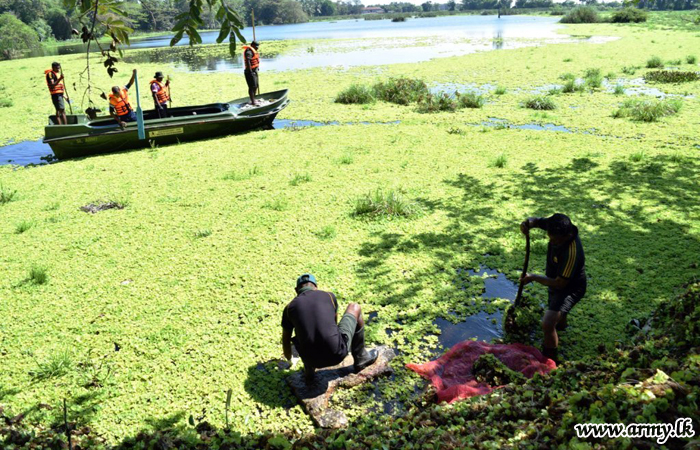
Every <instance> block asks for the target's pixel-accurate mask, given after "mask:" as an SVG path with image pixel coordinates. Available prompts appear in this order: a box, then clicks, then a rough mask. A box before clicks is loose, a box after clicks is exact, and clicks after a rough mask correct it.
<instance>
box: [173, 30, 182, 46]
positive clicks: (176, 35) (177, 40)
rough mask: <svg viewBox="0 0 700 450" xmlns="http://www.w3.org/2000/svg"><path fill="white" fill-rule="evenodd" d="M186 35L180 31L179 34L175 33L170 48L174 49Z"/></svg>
mask: <svg viewBox="0 0 700 450" xmlns="http://www.w3.org/2000/svg"><path fill="white" fill-rule="evenodd" d="M183 33H184V30H180V31H178V32H177V33H175V36H173V38H172V39H171V40H170V46H171V47H173V46H174V45H175V44H177V43H178V42H180V39H182V34H183Z"/></svg>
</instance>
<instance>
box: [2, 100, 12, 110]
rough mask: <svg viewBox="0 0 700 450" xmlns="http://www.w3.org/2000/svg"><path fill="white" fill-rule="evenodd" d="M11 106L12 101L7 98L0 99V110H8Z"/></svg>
mask: <svg viewBox="0 0 700 450" xmlns="http://www.w3.org/2000/svg"><path fill="white" fill-rule="evenodd" d="M11 106H12V100H10V99H9V98H0V108H9V107H11Z"/></svg>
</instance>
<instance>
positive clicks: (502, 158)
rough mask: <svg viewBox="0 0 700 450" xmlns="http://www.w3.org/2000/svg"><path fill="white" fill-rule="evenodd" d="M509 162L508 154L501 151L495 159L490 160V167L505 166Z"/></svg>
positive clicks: (500, 167)
mask: <svg viewBox="0 0 700 450" xmlns="http://www.w3.org/2000/svg"><path fill="white" fill-rule="evenodd" d="M507 164H508V156H506V154H505V153H501V154H500V155H498V156H496V157H495V158H494V159H492V160H491V161H489V167H496V168H498V169H502V168H504V167H505V166H506V165H507Z"/></svg>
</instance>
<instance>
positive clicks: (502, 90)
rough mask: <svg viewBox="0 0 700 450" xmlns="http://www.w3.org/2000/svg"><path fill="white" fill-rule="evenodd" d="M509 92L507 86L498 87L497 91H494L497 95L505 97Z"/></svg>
mask: <svg viewBox="0 0 700 450" xmlns="http://www.w3.org/2000/svg"><path fill="white" fill-rule="evenodd" d="M507 91H508V89H507V88H506V87H505V86H498V87H496V90H495V91H493V93H494V94H495V95H505V93H506V92H507Z"/></svg>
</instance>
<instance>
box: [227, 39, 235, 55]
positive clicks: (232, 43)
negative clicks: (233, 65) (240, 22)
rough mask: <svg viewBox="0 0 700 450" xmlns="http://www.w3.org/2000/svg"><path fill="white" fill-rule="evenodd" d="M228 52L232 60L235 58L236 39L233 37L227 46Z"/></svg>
mask: <svg viewBox="0 0 700 450" xmlns="http://www.w3.org/2000/svg"><path fill="white" fill-rule="evenodd" d="M228 52H229V53H230V54H231V57H233V58H235V57H236V38H235V37H233V39H232V40H231V41H230V42H229V44H228Z"/></svg>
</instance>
